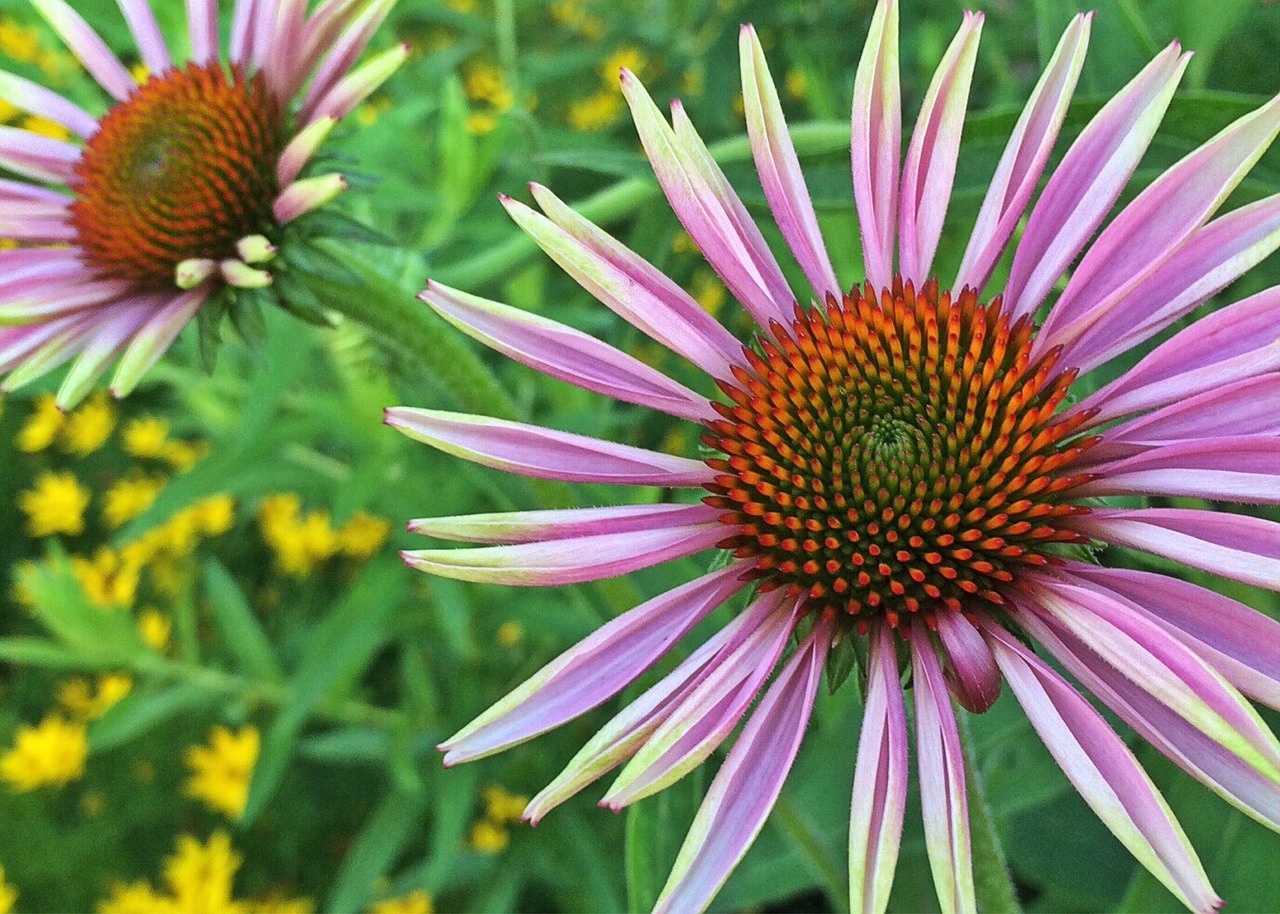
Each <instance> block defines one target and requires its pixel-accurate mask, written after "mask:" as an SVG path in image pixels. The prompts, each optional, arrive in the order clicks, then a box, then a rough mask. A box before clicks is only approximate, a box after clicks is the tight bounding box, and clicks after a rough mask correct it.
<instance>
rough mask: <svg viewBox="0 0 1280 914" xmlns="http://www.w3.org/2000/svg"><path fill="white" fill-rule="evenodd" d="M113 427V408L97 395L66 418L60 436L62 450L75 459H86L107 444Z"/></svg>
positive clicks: (114, 419)
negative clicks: (73, 455) (72, 455)
mask: <svg viewBox="0 0 1280 914" xmlns="http://www.w3.org/2000/svg"><path fill="white" fill-rule="evenodd" d="M115 427H116V410H115V407H114V406H112V405H111V403H110V402H109V401H108V400H107V398H106V396H105V395H104V394H97V395H95V396H94V397H93V398H91V399H90V400H89V401H88V402H86V403H85V404H84V405H83V406H81V407H80V408H79V409H77V410H76V411H75V412H73V413H71V414H70V415H68V416H67V421H66V423H65V424H64V425H63V426H62V434H61V436H60V437H61V443H62V449H63V450H64V451H66V452H67V453H69V454H75V455H76V456H77V457H87V456H89V455H90V454H92V453H93V452H94V451H97V450H98V449H99V448H101V447H102V446H103V445H104V444H106V443H107V440H108V439H109V438H110V437H111V433H112V432H113V431H115Z"/></svg>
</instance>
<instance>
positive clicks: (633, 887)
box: [625, 767, 706, 911]
mask: <svg viewBox="0 0 1280 914" xmlns="http://www.w3.org/2000/svg"><path fill="white" fill-rule="evenodd" d="M705 776H706V775H705V771H704V770H703V769H702V768H701V767H699V768H697V769H695V770H694V771H692V772H690V774H688V775H687V776H686V777H684V778H682V779H681V780H679V781H677V782H676V783H675V784H672V785H671V786H670V787H668V788H667V789H666V790H664V791H662V792H661V793H658V794H655V795H654V796H652V797H648V798H646V799H644V800H641V801H640V802H639V803H635V804H633V805H631V806H630V807H628V808H627V826H626V836H627V837H626V848H625V857H626V872H627V908H628V909H629V910H631V911H648V910H651V909H652V908H653V905H654V902H656V901H657V900H658V895H659V894H660V893H661V892H662V887H663V885H665V884H666V881H667V874H668V873H670V872H671V866H672V864H674V863H675V860H676V854H677V853H678V852H679V850H680V845H681V843H682V842H683V841H684V834H685V832H686V831H687V830H688V828H689V824H690V823H691V822H692V821H693V816H694V814H695V813H696V812H697V811H698V806H699V804H701V802H702V794H703V782H704V779H705Z"/></svg>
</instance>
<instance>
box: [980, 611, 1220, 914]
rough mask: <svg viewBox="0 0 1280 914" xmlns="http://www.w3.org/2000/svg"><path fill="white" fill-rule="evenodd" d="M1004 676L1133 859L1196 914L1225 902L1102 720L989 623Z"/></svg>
mask: <svg viewBox="0 0 1280 914" xmlns="http://www.w3.org/2000/svg"><path fill="white" fill-rule="evenodd" d="M984 630H985V632H986V634H987V639H988V641H989V642H990V644H991V649H992V652H993V653H994V655H995V658H996V662H997V663H998V664H999V665H1000V670H1001V672H1002V673H1003V674H1004V676H1005V678H1006V679H1008V681H1009V686H1010V687H1011V688H1012V689H1013V692H1014V694H1015V695H1017V696H1018V702H1019V703H1020V704H1021V705H1022V707H1023V709H1024V710H1025V711H1026V713H1027V718H1028V719H1029V720H1030V721H1031V724H1032V726H1034V727H1035V728H1036V732H1037V733H1038V734H1040V738H1041V739H1042V740H1043V741H1044V744H1045V746H1046V747H1047V748H1048V749H1049V752H1050V753H1051V754H1052V755H1053V757H1054V759H1055V760H1056V761H1057V763H1058V765H1059V766H1060V767H1061V768H1062V771H1063V773H1064V774H1066V776H1067V778H1068V779H1069V780H1070V781H1071V783H1072V784H1073V785H1074V786H1075V788H1076V790H1078V791H1079V792H1080V795H1081V796H1082V797H1083V798H1084V800H1085V802H1086V803H1088V804H1089V806H1090V807H1091V808H1092V809H1093V811H1094V812H1095V813H1097V814H1098V818H1100V819H1102V821H1103V823H1104V824H1105V825H1106V826H1107V828H1108V829H1110V831H1111V833H1112V834H1113V835H1115V836H1116V837H1117V838H1119V839H1120V841H1121V843H1123V844H1124V846H1125V847H1126V848H1128V849H1129V852H1130V853H1131V854H1133V856H1134V857H1135V858H1137V859H1138V860H1139V861H1140V862H1141V863H1142V865H1143V866H1145V867H1146V868H1147V869H1148V870H1149V871H1150V872H1151V874H1152V875H1153V876H1155V877H1156V878H1157V879H1159V880H1160V882H1161V883H1163V884H1164V886H1165V887H1166V888H1168V889H1169V891H1170V892H1172V893H1173V894H1174V895H1175V896H1176V897H1177V898H1178V900H1179V901H1181V902H1182V903H1183V904H1185V905H1186V906H1187V907H1188V908H1190V909H1191V910H1193V911H1200V912H1206V914H1207V912H1211V911H1215V910H1217V909H1218V908H1219V907H1220V906H1221V904H1222V900H1221V899H1220V898H1219V897H1218V895H1217V893H1216V892H1214V891H1213V888H1212V886H1210V885H1209V879H1208V877H1207V876H1206V875H1205V872H1204V867H1203V866H1202V865H1201V864H1200V860H1199V858H1198V857H1197V856H1196V852H1195V849H1194V848H1193V847H1192V846H1191V842H1190V841H1188V840H1187V836H1186V834H1185V833H1184V832H1183V830H1182V826H1181V825H1179V824H1178V821H1177V819H1175V818H1174V816H1173V812H1172V811H1171V810H1170V809H1169V806H1168V804H1167V803H1166V802H1165V801H1164V797H1162V796H1161V795H1160V791H1159V790H1158V789H1157V788H1156V786H1155V784H1153V783H1152V782H1151V778H1150V777H1148V776H1147V773H1146V772H1145V771H1143V770H1142V766H1141V765H1139V764H1138V760H1137V759H1136V758H1134V756H1133V753H1132V752H1131V751H1130V750H1129V747H1128V746H1126V745H1125V744H1124V741H1123V740H1121V739H1120V737H1118V736H1116V734H1115V731H1113V730H1112V729H1111V728H1110V727H1109V726H1108V725H1107V722H1106V721H1105V720H1103V719H1102V716H1101V715H1100V714H1098V712H1097V711H1095V710H1094V709H1093V707H1092V706H1091V705H1090V704H1089V702H1087V701H1086V700H1085V699H1084V698H1083V696H1081V695H1080V694H1079V693H1078V692H1077V691H1076V690H1075V689H1073V688H1072V687H1071V686H1070V685H1069V684H1068V683H1067V682H1066V680H1064V679H1063V678H1062V677H1061V676H1059V675H1058V674H1057V673H1055V672H1054V671H1053V670H1052V669H1051V668H1050V667H1049V666H1048V665H1047V664H1046V663H1044V662H1043V661H1042V660H1041V659H1040V658H1039V657H1037V656H1036V655H1035V654H1033V653H1032V652H1031V651H1029V650H1027V649H1026V648H1025V647H1023V645H1022V644H1021V643H1020V642H1019V641H1018V640H1017V639H1016V638H1014V637H1013V636H1012V635H1010V634H1009V633H1008V632H1006V631H1004V630H1003V629H1001V628H1000V627H999V626H997V625H995V624H993V623H988V624H987V625H985V626H984Z"/></svg>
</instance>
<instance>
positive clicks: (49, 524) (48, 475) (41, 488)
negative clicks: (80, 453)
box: [18, 471, 91, 537]
mask: <svg viewBox="0 0 1280 914" xmlns="http://www.w3.org/2000/svg"><path fill="white" fill-rule="evenodd" d="M90 498H91V496H90V494H89V490H88V489H86V488H85V487H84V486H82V485H80V483H79V482H77V481H76V478H75V476H73V475H71V474H70V473H68V472H65V471H64V472H61V473H54V472H49V471H46V472H44V473H41V474H40V475H39V476H38V477H37V478H36V484H35V488H33V489H29V490H27V491H25V492H21V493H19V495H18V507H19V508H21V509H22V513H23V514H25V515H27V532H28V533H30V534H31V535H32V536H34V537H43V536H54V535H55V534H58V533H67V534H70V535H71V536H77V535H79V534H81V533H83V532H84V510H85V508H87V507H89V499H90Z"/></svg>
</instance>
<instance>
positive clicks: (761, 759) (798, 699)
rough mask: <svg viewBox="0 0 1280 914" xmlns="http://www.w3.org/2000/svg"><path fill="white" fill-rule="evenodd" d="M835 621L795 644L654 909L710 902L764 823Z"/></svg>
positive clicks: (795, 747) (800, 731)
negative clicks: (801, 642) (799, 643)
mask: <svg viewBox="0 0 1280 914" xmlns="http://www.w3.org/2000/svg"><path fill="white" fill-rule="evenodd" d="M830 645H831V627H830V625H829V624H828V623H827V622H826V621H823V622H820V623H819V624H817V625H816V626H815V627H814V630H813V631H812V632H810V634H809V636H808V637H807V638H806V639H805V641H804V643H803V644H801V645H800V647H799V648H798V649H797V650H796V652H795V654H794V655H793V656H792V657H791V660H790V661H788V662H787V665H786V667H785V668H784V669H783V671H782V672H781V673H780V674H779V675H778V678H777V680H776V681H775V682H774V684H773V685H772V686H771V687H770V689H769V691H768V693H766V695H765V697H764V700H763V701H761V702H760V707H759V708H757V709H756V712H755V713H754V714H753V715H751V720H750V721H749V722H748V723H747V726H746V727H745V728H744V729H743V731H742V735H741V736H740V737H738V741H737V743H735V744H734V747H733V749H732V751H730V753H729V757H728V758H727V759H725V763H724V765H722V766H721V768H720V771H719V772H718V773H717V774H716V778H715V780H714V781H712V782H711V789H710V790H709V791H707V796H706V799H704V800H703V801H702V805H701V806H700V807H699V808H698V814H697V815H696V816H695V817H694V820H693V825H692V826H691V827H690V829H689V834H688V836H687V837H686V838H685V841H684V844H683V845H682V846H681V848H680V853H679V854H678V855H677V856H676V862H675V866H674V868H673V869H672V871H671V875H670V876H669V877H668V879H667V884H666V885H665V886H664V887H663V889H662V894H661V895H660V896H659V898H658V902H657V904H656V905H655V906H654V911H655V912H671V911H700V910H702V909H704V908H705V907H706V906H707V905H708V904H710V903H711V899H712V898H714V897H715V894H716V892H718V891H719V890H720V887H721V886H722V885H724V882H725V880H726V879H728V878H729V873H730V872H731V871H732V870H733V868H734V867H735V866H737V864H738V861H740V860H741V859H742V858H743V856H744V855H745V854H746V852H747V849H748V848H750V847H751V844H752V842H753V841H755V838H756V835H758V834H759V833H760V829H761V828H763V827H764V823H765V819H767V818H768V816H769V811H770V810H772V809H773V804H774V803H775V802H777V799H778V795H779V794H780V793H781V792H782V785H783V782H784V781H785V780H786V777H787V773H788V772H789V771H790V770H791V765H792V763H793V762H794V761H795V757H796V753H797V752H799V750H800V741H801V739H803V737H804V731H805V728H806V727H807V726H808V725H809V715H810V713H811V712H812V710H813V702H814V698H815V697H816V695H817V691H818V683H819V681H820V680H821V678H822V666H823V663H824V661H825V660H826V656H827V651H828V649H829V648H830Z"/></svg>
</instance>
